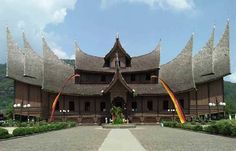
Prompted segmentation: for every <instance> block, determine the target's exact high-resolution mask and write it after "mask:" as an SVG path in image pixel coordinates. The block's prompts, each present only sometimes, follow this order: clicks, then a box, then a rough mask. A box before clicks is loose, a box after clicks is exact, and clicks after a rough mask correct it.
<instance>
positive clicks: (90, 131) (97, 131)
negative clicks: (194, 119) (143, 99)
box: [0, 125, 236, 151]
mask: <svg viewBox="0 0 236 151" xmlns="http://www.w3.org/2000/svg"><path fill="white" fill-rule="evenodd" d="M116 150H119V151H145V150H146V151H236V138H230V137H223V136H217V135H209V134H204V133H198V132H192V131H186V130H181V129H174V128H166V127H163V128H162V127H160V126H158V125H156V126H138V127H137V128H135V129H113V130H108V129H102V128H101V127H99V126H78V127H75V128H71V129H65V130H59V131H53V132H48V133H43V134H38V135H33V136H28V137H22V138H17V139H10V140H6V141H0V151H116Z"/></svg>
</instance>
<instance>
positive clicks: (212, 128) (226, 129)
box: [163, 120, 236, 136]
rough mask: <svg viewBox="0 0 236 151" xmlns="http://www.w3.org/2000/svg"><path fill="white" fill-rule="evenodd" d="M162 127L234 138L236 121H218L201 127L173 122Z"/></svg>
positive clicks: (165, 123)
mask: <svg viewBox="0 0 236 151" xmlns="http://www.w3.org/2000/svg"><path fill="white" fill-rule="evenodd" d="M163 124H164V126H166V127H173V128H182V129H188V130H193V131H204V132H207V133H211V134H221V135H224V136H236V120H220V121H214V122H209V125H206V126H204V127H203V126H202V125H201V124H200V123H194V124H192V123H189V122H187V123H184V124H181V123H178V122H174V121H164V122H163Z"/></svg>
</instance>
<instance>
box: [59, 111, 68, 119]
mask: <svg viewBox="0 0 236 151" xmlns="http://www.w3.org/2000/svg"><path fill="white" fill-rule="evenodd" d="M69 112H70V110H60V113H62V114H63V119H64V122H65V121H66V113H69Z"/></svg>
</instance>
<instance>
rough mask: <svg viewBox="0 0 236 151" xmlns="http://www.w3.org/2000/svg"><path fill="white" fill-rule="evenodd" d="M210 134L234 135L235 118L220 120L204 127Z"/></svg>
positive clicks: (235, 127) (235, 132)
mask: <svg viewBox="0 0 236 151" xmlns="http://www.w3.org/2000/svg"><path fill="white" fill-rule="evenodd" d="M204 131H205V132H208V133H211V134H221V135H225V136H236V120H220V121H216V122H215V123H211V124H210V125H209V126H207V127H206V128H205V129H204Z"/></svg>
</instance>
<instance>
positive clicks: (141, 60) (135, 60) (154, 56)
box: [75, 43, 160, 73]
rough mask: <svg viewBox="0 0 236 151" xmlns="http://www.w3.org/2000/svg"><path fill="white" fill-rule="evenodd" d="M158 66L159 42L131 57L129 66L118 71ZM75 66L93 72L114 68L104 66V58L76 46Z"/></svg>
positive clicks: (131, 70) (136, 70) (142, 69)
mask: <svg viewBox="0 0 236 151" xmlns="http://www.w3.org/2000/svg"><path fill="white" fill-rule="evenodd" d="M159 66H160V43H159V44H158V46H157V47H156V48H155V49H154V50H153V51H152V52H150V53H148V54H146V55H142V56H137V57H132V58H131V67H126V68H121V69H120V72H121V73H122V72H138V71H146V70H153V69H158V68H159ZM75 68H76V69H79V70H85V71H95V72H115V69H111V68H109V67H104V58H103V57H97V56H92V55H88V54H86V53H84V52H83V51H82V50H81V49H80V48H79V47H77V48H76V61H75Z"/></svg>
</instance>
